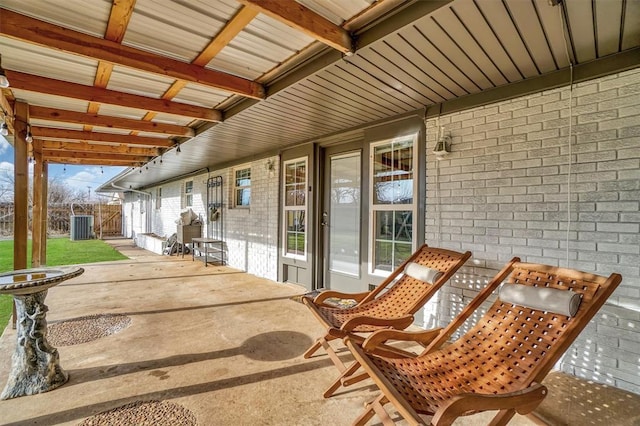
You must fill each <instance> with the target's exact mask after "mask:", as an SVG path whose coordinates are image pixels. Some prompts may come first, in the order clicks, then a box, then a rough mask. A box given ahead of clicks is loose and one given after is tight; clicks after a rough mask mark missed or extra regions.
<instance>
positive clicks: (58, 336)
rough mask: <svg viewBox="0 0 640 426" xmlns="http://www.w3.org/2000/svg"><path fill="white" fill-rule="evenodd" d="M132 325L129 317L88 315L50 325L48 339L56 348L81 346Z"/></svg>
mask: <svg viewBox="0 0 640 426" xmlns="http://www.w3.org/2000/svg"><path fill="white" fill-rule="evenodd" d="M130 324H131V318H130V317H128V316H127V315H120V314H96V315H88V316H85V317H79V318H73V319H69V320H65V321H60V322H57V323H54V324H50V325H49V334H48V338H49V342H51V344H53V345H55V346H71V345H79V344H80V343H87V342H91V341H93V340H96V339H100V338H102V337H107V336H110V335H112V334H115V333H118V332H120V331H122V330H124V329H125V328H127V327H128V326H129V325H130Z"/></svg>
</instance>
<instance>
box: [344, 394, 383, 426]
mask: <svg viewBox="0 0 640 426" xmlns="http://www.w3.org/2000/svg"><path fill="white" fill-rule="evenodd" d="M387 402H389V400H388V399H387V397H386V396H384V394H382V395H380V396H379V397H377V398H376V399H375V400H373V401H370V402H367V403H366V404H364V408H365V410H364V412H363V413H362V414H360V416H358V418H357V419H355V420H354V422H353V423H352V426H364V425H366V424H367V422H368V421H369V420H371V419H372V418H373V416H374V415H375V414H376V412H375V407H376V406H381V407H382V406H383V405H384V404H386V403H387Z"/></svg>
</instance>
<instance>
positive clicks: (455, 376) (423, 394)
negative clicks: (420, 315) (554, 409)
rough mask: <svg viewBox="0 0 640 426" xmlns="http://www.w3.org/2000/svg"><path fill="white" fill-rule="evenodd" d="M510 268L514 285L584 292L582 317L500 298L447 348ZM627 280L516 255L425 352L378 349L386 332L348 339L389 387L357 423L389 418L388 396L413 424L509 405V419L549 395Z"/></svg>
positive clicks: (503, 414) (505, 410) (505, 412)
mask: <svg viewBox="0 0 640 426" xmlns="http://www.w3.org/2000/svg"><path fill="white" fill-rule="evenodd" d="M505 272H508V273H509V275H508V279H507V282H508V283H511V284H515V285H524V286H533V287H545V288H554V289H558V290H561V291H573V292H575V293H577V294H579V295H580V296H581V299H582V300H581V302H580V305H579V308H578V310H577V312H576V314H575V316H573V317H570V316H566V315H564V314H558V313H554V312H545V311H541V310H540V309H533V308H529V307H527V306H521V305H514V304H511V303H507V302H504V301H502V300H501V299H500V298H498V299H497V300H496V301H495V302H494V303H493V304H492V306H491V307H490V308H489V309H488V310H487V311H486V313H485V314H484V315H482V317H480V318H479V320H478V321H477V322H476V324H475V326H473V327H472V328H471V329H470V330H469V331H467V332H466V333H465V334H464V335H463V336H462V337H460V338H458V339H457V340H456V341H455V342H453V343H451V344H449V345H446V346H445V347H443V348H440V347H441V346H442V344H444V343H445V341H446V340H447V339H448V338H449V337H450V336H451V335H452V334H453V333H454V332H455V330H456V329H458V328H459V327H460V326H461V325H462V324H463V323H464V322H465V321H466V319H467V318H469V317H470V316H471V315H472V314H473V313H475V312H476V311H477V310H478V308H479V307H480V305H481V304H482V302H484V301H485V300H486V298H487V297H488V296H489V295H490V294H491V292H492V291H493V290H494V289H495V288H496V287H497V286H498V285H499V284H500V283H501V282H502V278H503V277H502V276H504V275H505ZM621 280H622V277H621V276H620V275H618V274H612V275H611V276H610V277H608V278H606V277H602V276H599V275H593V274H587V273H583V272H579V271H575V270H570V269H562V268H556V267H551V266H546V265H537V264H524V263H520V262H518V261H517V259H514V261H512V263H510V264H509V265H508V267H507V268H506V270H503V271H502V272H501V273H500V274H499V277H498V278H497V279H494V280H492V282H491V283H489V285H488V286H487V288H485V289H484V290H483V291H482V292H481V293H480V294H479V295H478V297H476V299H474V301H473V302H472V303H470V304H469V306H468V307H467V308H466V309H465V310H464V311H463V312H462V313H461V314H460V315H459V316H458V317H457V318H456V319H454V321H452V323H451V324H450V325H449V326H447V328H445V330H444V331H443V332H442V333H440V334H439V335H438V336H437V337H436V338H435V339H434V340H433V341H432V342H431V344H429V345H428V346H427V348H426V349H425V351H424V352H423V353H422V354H420V355H419V356H417V357H407V356H393V355H391V356H388V355H387V356H379V355H375V347H376V345H377V344H379V343H381V342H385V341H386V339H385V337H384V335H383V334H384V333H385V332H384V331H381V332H377V333H374V334H372V335H371V336H370V337H369V339H367V340H365V342H364V343H363V344H362V347H360V345H359V342H347V345H348V347H349V349H350V350H351V351H352V352H353V354H354V356H355V357H356V359H357V360H358V361H359V362H360V363H361V364H362V366H363V367H364V368H365V370H366V371H367V373H368V374H369V376H371V377H372V378H373V379H374V381H375V382H376V384H378V386H379V387H380V389H381V390H382V392H383V394H382V395H381V397H379V398H378V400H376V402H374V403H373V404H372V405H371V406H370V407H369V408H368V409H367V411H365V413H364V414H363V415H362V416H361V417H360V418H359V419H358V420H357V421H356V422H355V424H364V423H366V422H367V421H368V419H370V418H371V417H372V416H373V413H374V412H376V413H378V414H379V415H381V416H382V417H383V420H384V419H387V420H388V417H387V416H386V413H385V412H384V410H383V409H382V405H384V404H385V403H386V402H392V403H393V405H394V406H395V407H396V409H398V411H399V412H400V414H401V415H402V416H403V417H405V418H406V419H407V420H408V421H409V423H410V424H422V422H423V421H424V420H423V419H422V418H421V417H419V416H418V413H424V414H429V415H433V419H432V420H431V421H432V424H450V423H451V422H452V421H453V420H455V418H456V417H458V416H460V415H465V414H470V413H473V412H476V411H483V410H502V411H500V413H499V414H498V416H497V417H496V420H495V424H506V423H507V422H508V421H509V419H510V418H511V417H512V416H513V415H514V414H515V412H516V411H517V412H519V413H521V414H527V413H529V412H531V411H532V410H533V409H535V407H536V406H537V405H538V404H539V403H540V402H541V401H542V399H543V398H544V397H545V395H546V389H545V388H544V386H542V385H540V384H539V383H540V382H541V381H542V379H543V378H544V377H545V376H546V375H547V374H548V372H549V371H550V370H551V369H552V368H553V366H554V364H555V363H556V362H557V361H558V360H559V359H560V357H561V356H562V354H563V353H564V352H565V351H566V350H567V348H568V347H569V346H570V345H571V344H572V342H573V341H574V340H575V338H576V337H577V336H578V334H579V333H580V332H581V331H582V330H583V329H584V327H585V326H586V325H587V323H588V322H589V321H590V320H591V318H592V317H593V316H594V315H595V313H596V312H597V311H598V309H600V307H601V306H602V305H603V304H604V303H605V301H606V300H607V298H608V297H609V296H610V295H611V293H612V292H613V290H614V289H615V288H616V287H617V285H618V284H619V283H620V281H621ZM401 334H402V333H400V332H395V333H394V334H393V336H391V334H389V335H390V337H392V338H394V339H398V338H403V340H410V334H408V333H406V334H405V336H400V335H401ZM404 337H406V338H404ZM492 424H493V423H492Z"/></svg>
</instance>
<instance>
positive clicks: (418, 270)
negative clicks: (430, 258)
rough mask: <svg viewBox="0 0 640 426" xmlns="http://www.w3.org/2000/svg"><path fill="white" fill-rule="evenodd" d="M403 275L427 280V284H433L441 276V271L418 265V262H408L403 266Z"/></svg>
mask: <svg viewBox="0 0 640 426" xmlns="http://www.w3.org/2000/svg"><path fill="white" fill-rule="evenodd" d="M404 273H405V275H409V276H410V277H412V278H415V279H417V280H420V281H424V282H427V283H429V284H433V283H434V282H436V281H438V279H439V278H440V277H441V276H442V272H440V271H438V270H437V269H433V268H429V267H427V266H424V265H420V264H419V263H414V262H409V263H408V264H407V266H405V267H404Z"/></svg>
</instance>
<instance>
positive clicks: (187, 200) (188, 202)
mask: <svg viewBox="0 0 640 426" xmlns="http://www.w3.org/2000/svg"><path fill="white" fill-rule="evenodd" d="M189 186H190V188H188V187H189ZM182 194H183V197H184V198H183V200H184V205H183V206H182V208H184V209H186V208H187V207H193V179H191V180H187V181H185V182H184V189H183V192H182Z"/></svg>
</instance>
